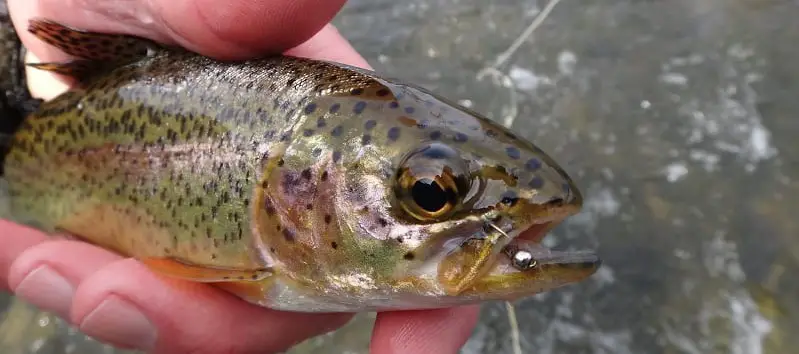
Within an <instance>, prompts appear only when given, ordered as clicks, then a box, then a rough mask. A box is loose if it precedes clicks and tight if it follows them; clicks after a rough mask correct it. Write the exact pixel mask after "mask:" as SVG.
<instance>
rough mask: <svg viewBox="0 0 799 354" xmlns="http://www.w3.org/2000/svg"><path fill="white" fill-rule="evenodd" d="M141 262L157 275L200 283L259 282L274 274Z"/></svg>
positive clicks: (150, 260)
mask: <svg viewBox="0 0 799 354" xmlns="http://www.w3.org/2000/svg"><path fill="white" fill-rule="evenodd" d="M140 261H141V262H142V263H144V265H146V266H147V267H149V268H150V269H151V270H153V271H154V272H156V273H160V274H163V275H166V276H170V277H174V278H180V279H185V280H189V281H194V282H199V283H223V282H231V281H240V282H257V281H260V280H263V279H265V278H266V277H268V276H270V275H271V274H272V272H271V271H270V270H269V269H266V268H262V269H227V268H218V267H209V266H203V265H194V264H188V263H184V262H181V261H178V260H175V259H171V258H143V259H141V260H140Z"/></svg>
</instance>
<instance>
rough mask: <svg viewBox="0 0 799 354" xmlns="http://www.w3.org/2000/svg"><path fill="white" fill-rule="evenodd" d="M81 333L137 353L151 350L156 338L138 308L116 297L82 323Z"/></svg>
mask: <svg viewBox="0 0 799 354" xmlns="http://www.w3.org/2000/svg"><path fill="white" fill-rule="evenodd" d="M80 330H81V331H83V332H84V333H86V334H88V335H89V336H92V337H94V338H96V339H99V340H101V341H105V342H108V343H111V344H114V345H117V346H123V347H127V348H130V349H138V350H149V349H150V348H152V347H153V345H155V340H156V336H157V334H156V331H155V327H154V326H153V324H152V323H151V322H150V320H148V319H147V317H145V316H144V314H142V313H141V311H139V309H137V308H136V306H134V305H133V304H131V303H130V302H128V301H125V300H123V299H121V298H119V297H118V296H114V295H111V296H109V297H108V298H107V299H105V301H103V302H102V303H100V305H99V306H97V308H96V309H94V311H92V312H91V313H89V314H88V315H87V316H86V317H85V318H84V319H83V322H82V323H81V325H80Z"/></svg>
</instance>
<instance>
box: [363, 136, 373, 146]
mask: <svg viewBox="0 0 799 354" xmlns="http://www.w3.org/2000/svg"><path fill="white" fill-rule="evenodd" d="M371 142H372V136H371V135H369V134H364V135H363V136H362V137H361V145H369V144H370V143H371Z"/></svg>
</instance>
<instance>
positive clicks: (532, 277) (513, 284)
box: [448, 219, 602, 300]
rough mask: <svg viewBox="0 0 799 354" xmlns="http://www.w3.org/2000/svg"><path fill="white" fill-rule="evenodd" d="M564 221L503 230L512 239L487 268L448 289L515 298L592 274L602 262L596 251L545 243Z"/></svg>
mask: <svg viewBox="0 0 799 354" xmlns="http://www.w3.org/2000/svg"><path fill="white" fill-rule="evenodd" d="M561 221H562V219H561V220H553V221H547V222H541V223H537V224H533V225H532V226H530V227H528V228H527V229H525V230H523V231H521V232H518V233H517V234H516V235H514V236H511V235H508V234H505V233H503V235H505V237H508V239H507V240H505V242H504V243H503V245H502V246H501V250H498V251H499V252H497V253H495V254H494V255H493V257H491V258H492V259H491V261H490V265H489V264H485V265H484V267H485V268H484V269H485V271H483V272H480V273H481V274H480V275H479V276H475V277H474V278H472V279H471V281H470V282H469V284H468V285H466V284H464V283H461V284H462V285H463V286H462V287H460V289H450V291H448V292H449V293H450V295H455V296H464V297H477V298H481V299H489V300H491V299H493V300H500V299H502V300H515V299H518V298H523V297H528V296H531V295H535V294H537V293H541V292H544V291H548V290H551V289H555V288H558V287H562V286H565V285H569V284H573V283H577V282H580V281H582V280H585V279H586V278H588V277H590V276H591V275H593V274H594V273H596V271H597V270H598V269H599V267H600V266H601V264H602V261H601V259H600V258H599V256H598V255H597V254H596V253H595V252H594V251H590V250H584V251H557V250H551V249H549V248H547V247H544V246H543V245H542V244H541V241H542V240H543V239H544V237H546V235H547V234H548V233H549V231H550V230H552V229H553V228H554V227H555V226H557V225H558V224H560V222H561ZM495 228H496V226H495ZM456 293H457V294H456Z"/></svg>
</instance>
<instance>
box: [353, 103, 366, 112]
mask: <svg viewBox="0 0 799 354" xmlns="http://www.w3.org/2000/svg"><path fill="white" fill-rule="evenodd" d="M364 109H366V102H364V101H358V102H356V103H355V106H354V107H352V112H353V113H355V114H361V113H363V110H364Z"/></svg>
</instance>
